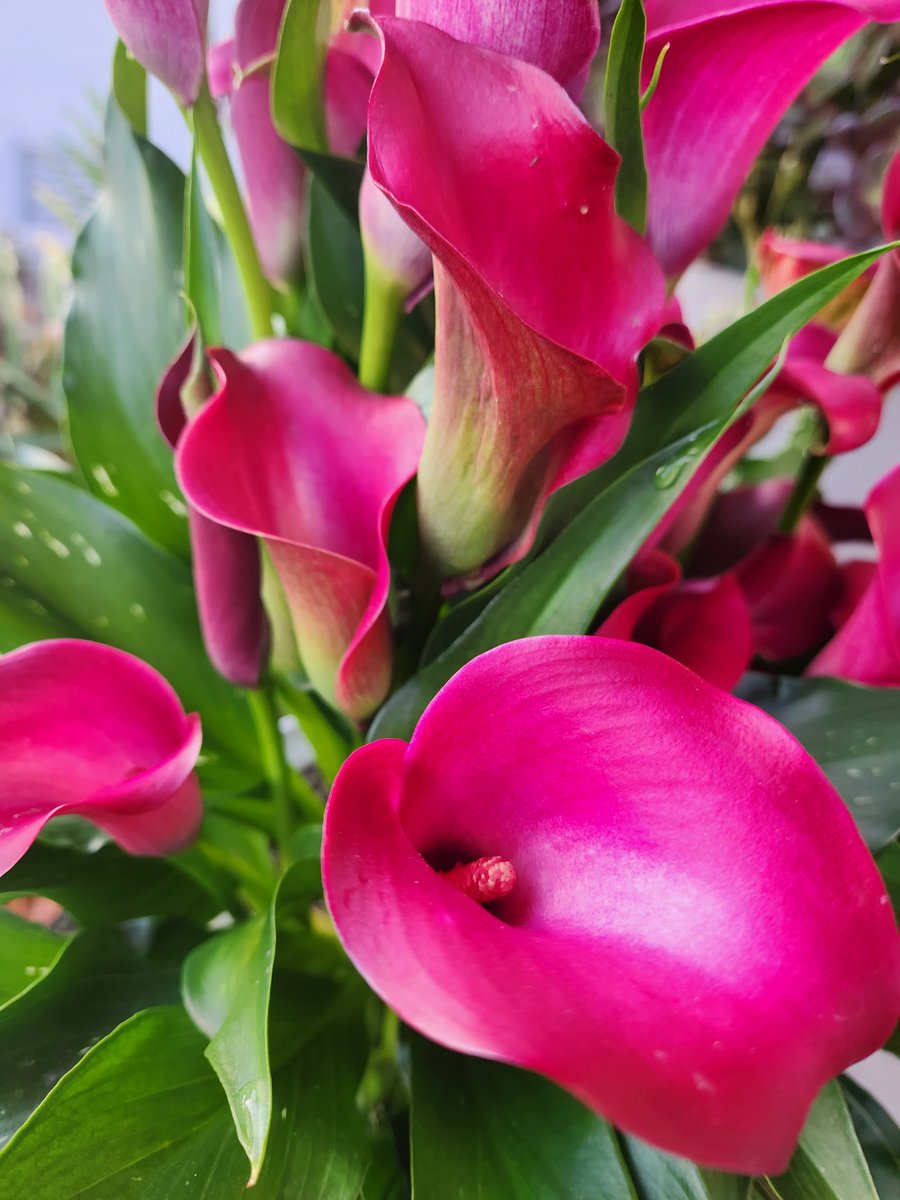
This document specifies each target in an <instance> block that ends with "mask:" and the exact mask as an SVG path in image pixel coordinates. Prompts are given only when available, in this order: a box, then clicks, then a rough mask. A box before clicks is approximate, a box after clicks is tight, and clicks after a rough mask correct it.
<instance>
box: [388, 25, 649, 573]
mask: <svg viewBox="0 0 900 1200" xmlns="http://www.w3.org/2000/svg"><path fill="white" fill-rule="evenodd" d="M375 25H376V27H377V29H378V30H379V32H380V35H381V38H382V44H383V50H384V53H383V59H382V64H381V68H380V70H379V73H378V76H377V77H376V81H375V86H374V88H373V91H372V98H371V101H370V105H369V169H370V171H371V173H372V178H373V179H374V181H375V183H376V184H377V185H378V186H379V187H380V188H381V189H382V190H383V191H384V192H385V193H386V195H387V196H388V197H389V198H390V200H391V201H392V202H393V204H394V206H395V207H396V209H397V211H398V212H399V213H400V214H401V215H402V217H403V219H404V220H405V221H406V222H407V224H409V225H410V227H411V228H412V229H413V230H414V232H416V233H417V234H418V235H419V237H421V239H422V240H423V241H424V242H425V244H426V245H427V246H428V247H429V248H430V250H431V251H432V253H433V255H434V258H435V290H436V301H437V334H436V338H437V341H436V350H435V372H436V376H435V396H434V403H433V407H432V410H431V417H430V420H429V425H428V434H427V437H426V441H425V448H424V451H423V455H422V462H421V466H420V470H419V484H418V497H419V515H420V523H421V527H422V531H423V537H424V541H425V545H426V547H427V550H428V553H429V554H430V556H431V557H432V559H433V560H434V562H435V564H436V566H437V568H438V570H439V572H440V573H441V574H443V575H444V576H445V577H449V576H458V575H465V574H468V573H470V572H474V571H476V570H478V569H479V568H481V567H482V565H483V564H484V563H485V562H487V561H488V560H490V559H494V560H495V561H496V560H498V558H500V557H505V558H506V559H507V560H508V559H510V558H514V557H516V556H517V555H520V554H521V553H522V552H523V547H524V545H526V544H527V541H528V539H529V537H530V535H531V531H532V530H533V527H534V522H535V520H536V517H537V515H538V514H539V512H540V508H541V505H542V503H543V501H544V500H545V498H546V496H547V494H548V493H549V492H550V491H552V490H553V489H554V488H556V487H558V486H560V485H561V483H563V482H566V481H567V480H569V479H571V478H573V477H575V476H576V475H578V474H582V473H583V472H585V471H587V470H590V469H591V468H592V467H595V466H597V465H598V464H599V463H601V462H603V461H605V460H606V459H607V458H609V457H610V456H611V455H612V454H613V453H614V452H615V451H616V450H617V449H618V447H619V445H620V444H621V441H622V438H623V437H624V434H625V432H626V430H627V426H628V422H629V419H630V410H631V406H632V403H633V400H634V396H635V392H636V389H637V370H636V365H635V360H636V357H637V355H638V353H639V351H640V350H641V348H642V347H643V346H644V345H645V344H646V342H647V341H649V340H650V338H651V337H652V336H653V335H654V333H655V332H656V331H657V329H659V327H660V325H661V324H662V322H663V318H664V312H665V288H664V282H663V278H662V275H661V273H660V271H659V269H658V267H657V265H656V263H655V262H654V260H653V258H652V256H651V254H650V252H649V251H648V249H647V248H646V246H645V245H644V243H643V242H642V240H641V239H640V238H639V237H638V236H637V234H635V233H634V231H633V230H632V229H631V228H630V227H629V226H628V225H626V224H625V222H624V221H622V220H620V218H619V217H618V216H617V215H616V213H615V208H614V194H613V193H614V184H615V176H616V171H617V169H618V162H619V160H618V156H617V155H616V154H615V152H614V151H613V150H612V149H610V147H609V146H607V145H606V143H605V142H603V141H602V139H601V138H599V137H598V136H597V134H595V133H594V131H593V130H592V129H591V128H590V126H589V125H588V124H587V122H586V121H585V120H584V118H583V117H582V115H581V114H580V112H579V111H578V109H577V108H576V107H575V105H574V104H573V103H572V102H571V100H570V99H569V97H568V96H567V95H566V93H565V92H564V91H563V89H562V88H561V87H560V86H559V85H558V84H557V83H555V82H554V81H553V80H552V79H551V78H550V76H549V75H547V74H545V73H544V72H543V71H540V70H538V69H537V68H535V67H532V66H529V65H527V64H525V63H522V62H518V61H516V60H514V59H511V58H508V57H505V56H503V55H499V54H495V53H492V52H490V51H488V50H483V49H480V48H477V47H474V46H469V45H465V44H463V43H462V42H458V41H456V40H454V39H453V38H451V37H449V36H448V35H447V34H445V33H442V32H441V31H440V30H438V29H435V28H434V27H433V26H431V25H426V24H424V23H421V22H417V21H410V20H400V19H397V18H394V19H391V18H387V17H384V18H380V19H378V21H377V22H375ZM460 80H465V87H460V85H459V81H460Z"/></svg>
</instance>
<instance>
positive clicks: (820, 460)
mask: <svg viewBox="0 0 900 1200" xmlns="http://www.w3.org/2000/svg"><path fill="white" fill-rule="evenodd" d="M830 462H831V459H830V458H829V457H828V455H827V454H807V455H806V457H805V458H804V459H803V466H802V467H801V468H800V473H799V474H798V476H797V478H796V480H795V482H794V490H793V491H792V492H791V494H790V496H789V497H788V502H787V504H786V505H785V506H784V512H783V513H782V514H781V520H780V521H779V522H778V528H779V530H780V531H781V532H782V533H793V531H794V530H795V529H796V528H797V525H798V523H799V521H800V518H801V517H802V516H803V514H804V513H805V512H806V510H807V509H808V508H809V506H810V504H812V502H813V500H814V499H815V496H816V488H817V487H818V484H819V480H820V479H821V478H822V472H823V471H824V470H825V468H826V467H827V466H828V464H829V463H830Z"/></svg>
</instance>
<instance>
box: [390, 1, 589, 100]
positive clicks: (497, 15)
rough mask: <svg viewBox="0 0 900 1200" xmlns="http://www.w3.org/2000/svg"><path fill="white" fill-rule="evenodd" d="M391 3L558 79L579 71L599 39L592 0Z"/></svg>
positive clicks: (461, 38)
mask: <svg viewBox="0 0 900 1200" xmlns="http://www.w3.org/2000/svg"><path fill="white" fill-rule="evenodd" d="M396 7H397V16H398V17H411V18H412V19H413V20H414V21H427V22H428V23H429V24H430V25H435V26H437V28H438V29H443V31H444V32H445V33H449V34H451V36H453V37H455V38H457V39H458V40H459V41H461V42H469V43H470V44H471V45H473V46H483V47H484V49H486V50H496V51H497V52H498V53H499V54H508V55H509V56H510V58H520V59H522V60H523V61H524V62H528V63H533V65H534V66H536V67H540V68H541V70H543V71H546V72H547V74H548V75H552V76H553V78H554V79H557V80H558V81H559V82H560V83H561V84H563V85H569V84H571V83H572V82H573V81H575V80H576V79H578V78H579V77H581V76H583V75H584V73H585V72H586V70H587V68H588V67H589V66H590V63H591V59H592V58H593V57H594V55H595V54H596V53H597V46H598V45H599V43H600V10H599V8H598V6H597V4H596V3H595V2H594V0H498V2H497V0H495V2H494V3H491V4H485V3H484V0H397V6H396Z"/></svg>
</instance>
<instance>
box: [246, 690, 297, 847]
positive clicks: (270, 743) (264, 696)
mask: <svg viewBox="0 0 900 1200" xmlns="http://www.w3.org/2000/svg"><path fill="white" fill-rule="evenodd" d="M247 700H248V703H249V704H250V712H251V713H252V714H253V722H254V724H255V725H256V736H257V737H258V739H259V749H260V755H261V757H262V763H263V771H264V772H265V776H266V780H267V782H268V784H269V788H270V790H271V793H272V799H273V801H274V805H275V839H276V841H277V843H278V851H279V854H280V857H281V865H282V867H287V866H288V865H289V864H290V862H291V861H292V859H293V853H292V848H291V847H292V841H293V834H294V814H293V800H292V793H291V768H290V766H289V765H288V761H287V758H286V756H285V752H284V742H283V740H282V737H281V732H280V730H279V728H278V710H277V708H276V707H275V703H274V701H273V699H272V694H271V692H270V691H269V690H268V688H267V687H266V685H265V684H264V685H263V686H262V687H261V688H259V689H258V690H257V691H253V692H248V693H247Z"/></svg>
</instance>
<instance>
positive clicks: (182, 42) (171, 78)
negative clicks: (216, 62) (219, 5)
mask: <svg viewBox="0 0 900 1200" xmlns="http://www.w3.org/2000/svg"><path fill="white" fill-rule="evenodd" d="M104 3H105V4H106V11H107V12H108V13H109V15H110V18H111V20H112V23H113V25H115V27H116V33H118V35H119V37H120V38H121V39H122V41H123V42H124V43H125V46H126V48H127V49H128V51H129V53H130V54H132V55H133V56H134V57H135V58H136V59H137V60H138V62H139V63H140V64H141V66H142V67H145V68H146V70H148V71H149V72H150V74H151V75H155V76H156V77H157V79H161V80H162V82H163V83H164V84H165V85H166V87H167V88H168V89H169V90H170V91H171V92H172V93H173V94H174V96H175V98H176V100H177V101H178V102H179V104H182V105H184V106H185V107H186V108H189V107H190V106H191V105H192V104H193V103H194V102H195V100H196V99H197V97H198V96H199V95H200V88H201V86H202V84H203V73H204V59H205V57H206V23H207V19H208V16H209V0H167V2H166V3H161V2H160V0H104Z"/></svg>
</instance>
